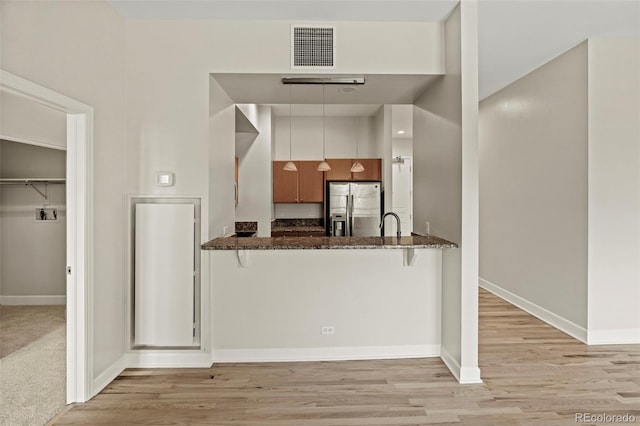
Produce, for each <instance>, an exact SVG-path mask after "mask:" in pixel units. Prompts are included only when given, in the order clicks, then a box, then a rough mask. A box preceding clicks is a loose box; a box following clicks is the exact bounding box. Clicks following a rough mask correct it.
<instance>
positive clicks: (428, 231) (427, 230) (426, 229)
mask: <svg viewBox="0 0 640 426" xmlns="http://www.w3.org/2000/svg"><path fill="white" fill-rule="evenodd" d="M424 232H425V233H426V234H427V235H431V224H430V223H429V222H425V223H424Z"/></svg>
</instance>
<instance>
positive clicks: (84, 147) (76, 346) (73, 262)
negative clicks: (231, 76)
mask: <svg viewBox="0 0 640 426" xmlns="http://www.w3.org/2000/svg"><path fill="white" fill-rule="evenodd" d="M0 92H5V93H10V94H12V95H16V96H19V97H22V98H24V99H28V100H31V101H34V102H37V103H39V104H41V105H45V106H47V107H50V108H53V109H56V110H59V111H62V112H64V113H66V114H67V165H66V196H67V305H66V306H67V330H66V331H67V344H66V349H67V351H66V352H67V354H66V356H67V358H66V365H67V387H66V399H67V403H68V404H69V403H73V402H85V401H87V400H88V399H89V398H91V397H92V396H93V395H92V380H91V374H90V373H91V371H93V333H92V331H93V314H92V311H93V309H90V307H92V306H93V282H94V280H93V270H94V269H93V247H94V246H93V171H92V167H91V165H92V164H93V107H91V106H89V105H87V104H84V103H82V102H79V101H77V100H75V99H72V98H70V97H68V96H65V95H63V94H61V93H58V92H55V91H53V90H51V89H48V88H46V87H44V86H41V85H39V84H37V83H34V82H32V81H29V80H26V79H24V78H22V77H18V76H17V75H15V74H12V73H10V72H7V71H5V70H2V69H0ZM0 137H1V135H0ZM6 139H12V138H10V137H6Z"/></svg>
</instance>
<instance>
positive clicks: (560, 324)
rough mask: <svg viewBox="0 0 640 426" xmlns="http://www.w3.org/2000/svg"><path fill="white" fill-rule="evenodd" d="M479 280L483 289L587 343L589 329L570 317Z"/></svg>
mask: <svg viewBox="0 0 640 426" xmlns="http://www.w3.org/2000/svg"><path fill="white" fill-rule="evenodd" d="M478 281H479V285H480V287H482V288H483V289H485V290H487V291H489V292H491V293H493V294H495V295H496V296H498V297H500V298H501V299H504V300H506V301H507V302H509V303H511V304H512V305H515V306H517V307H518V308H520V309H522V310H523V311H525V312H528V313H530V314H531V315H533V316H534V317H536V318H538V319H541V320H542V321H544V322H546V323H547V324H549V325H550V326H552V327H554V328H557V329H558V330H560V331H562V332H563V333H566V334H568V335H569V336H571V337H573V338H575V339H578V340H579V341H581V342H582V343H587V330H586V329H585V328H584V327H580V326H579V325H578V324H576V323H574V322H572V321H569V320H568V319H566V318H564V317H561V316H560V315H558V314H555V313H553V312H551V311H549V310H547V309H545V308H543V307H542V306H539V305H536V304H535V303H532V302H529V301H528V300H526V299H523V298H522V297H520V296H518V295H517V294H513V293H511V292H510V291H508V290H505V289H503V288H502V287H499V286H497V285H496V284H493V283H492V282H490V281H487V280H485V279H482V278H479V279H478Z"/></svg>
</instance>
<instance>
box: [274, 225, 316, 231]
mask: <svg viewBox="0 0 640 426" xmlns="http://www.w3.org/2000/svg"><path fill="white" fill-rule="evenodd" d="M271 232H324V226H272V227H271Z"/></svg>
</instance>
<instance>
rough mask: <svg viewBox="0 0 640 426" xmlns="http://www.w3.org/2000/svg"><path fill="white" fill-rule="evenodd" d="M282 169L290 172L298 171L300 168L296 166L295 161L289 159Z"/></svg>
mask: <svg viewBox="0 0 640 426" xmlns="http://www.w3.org/2000/svg"><path fill="white" fill-rule="evenodd" d="M282 170H286V171H288V172H297V171H298V168H297V167H296V163H294V162H293V161H288V162H287V164H285V165H284V167H283V168H282Z"/></svg>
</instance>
